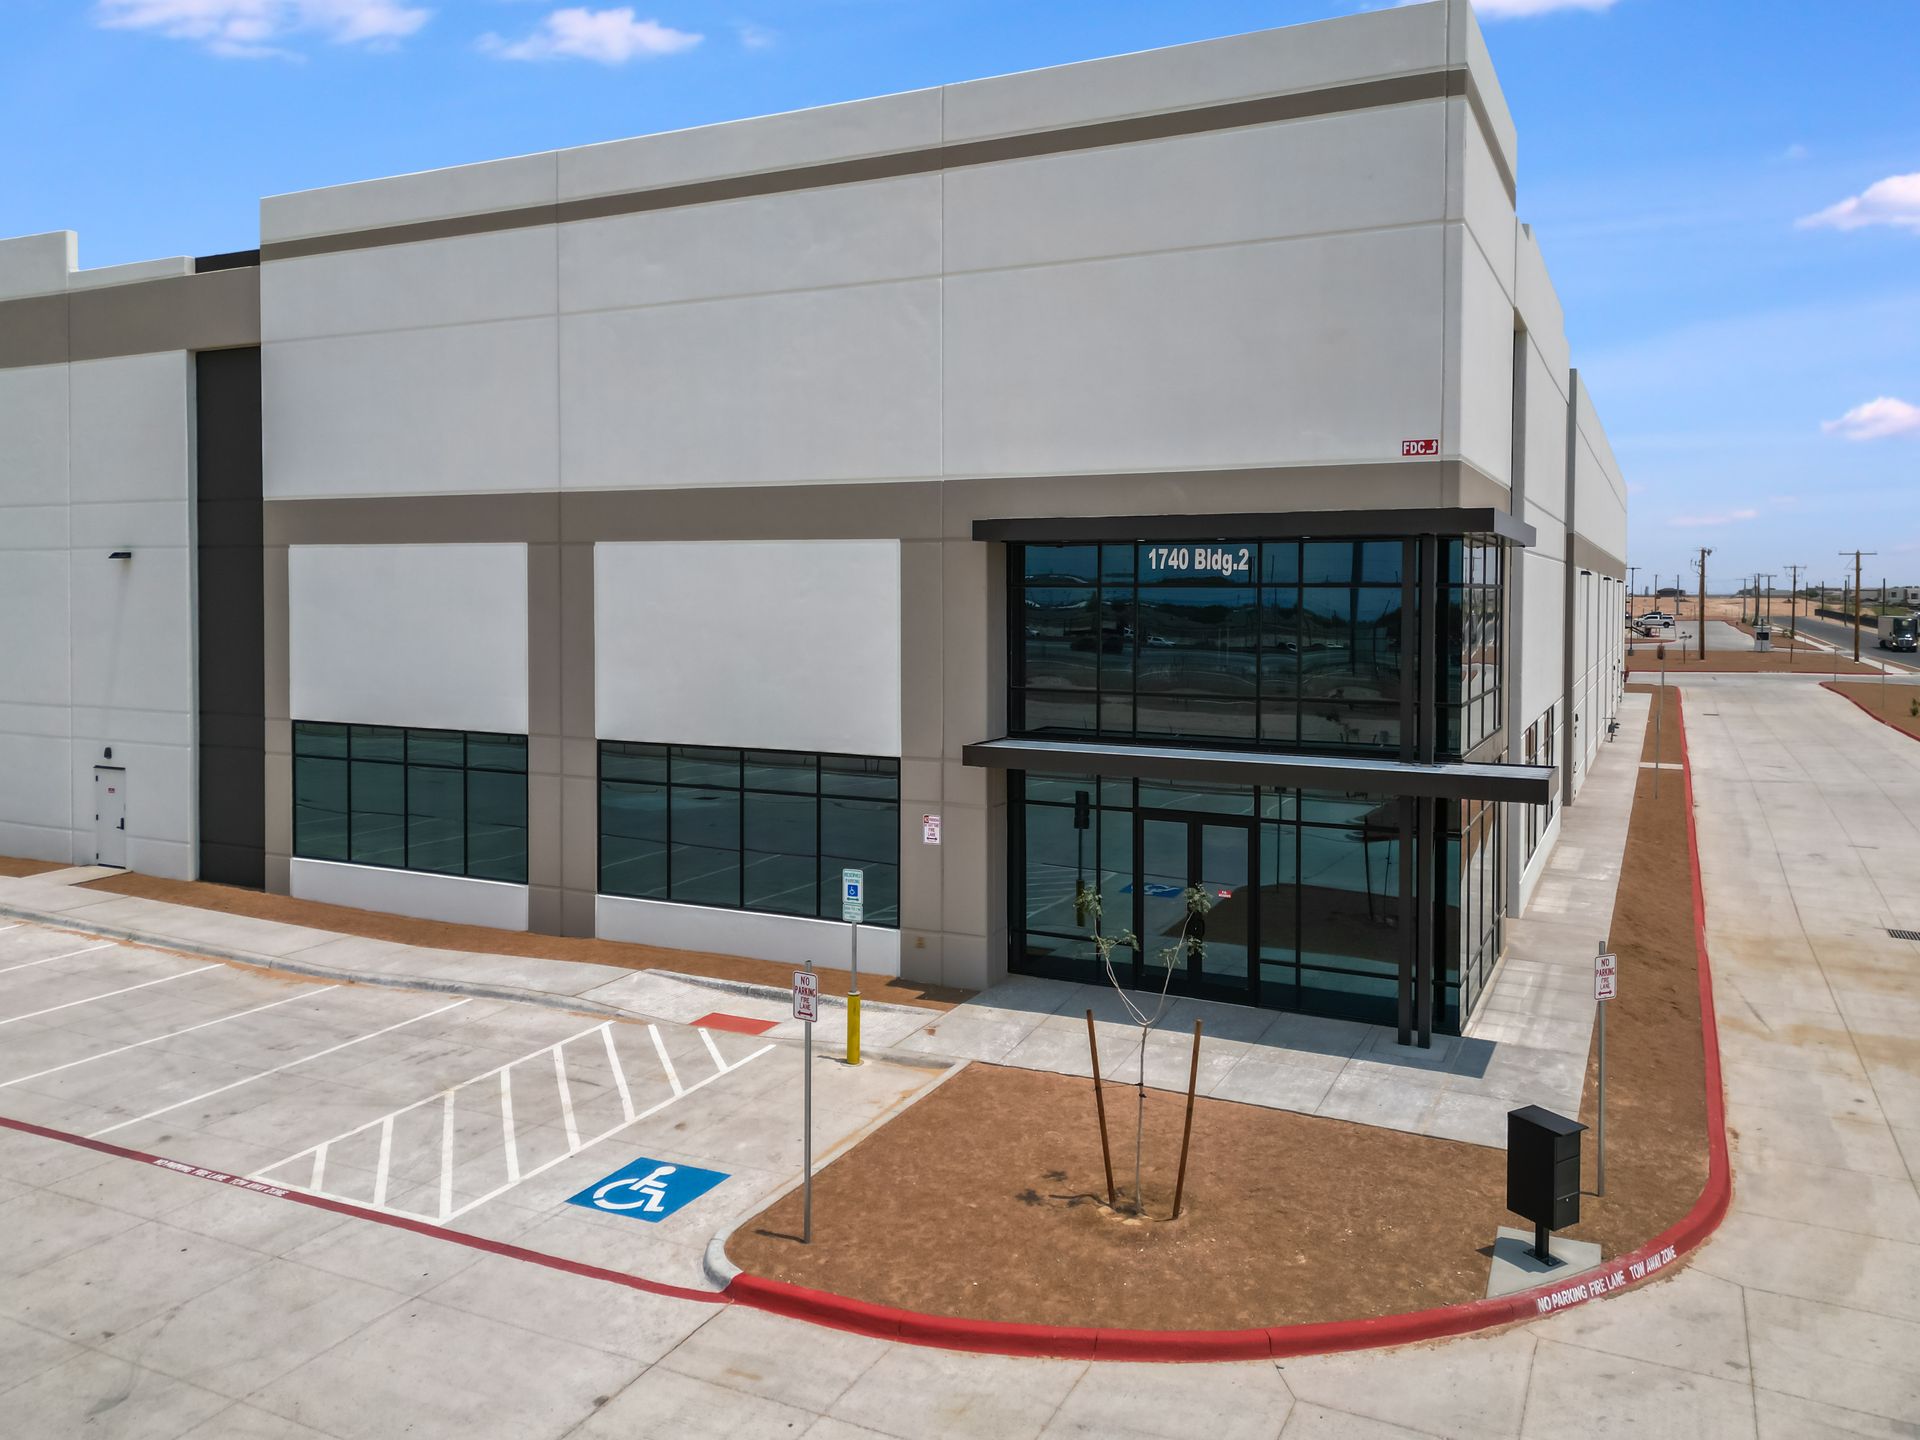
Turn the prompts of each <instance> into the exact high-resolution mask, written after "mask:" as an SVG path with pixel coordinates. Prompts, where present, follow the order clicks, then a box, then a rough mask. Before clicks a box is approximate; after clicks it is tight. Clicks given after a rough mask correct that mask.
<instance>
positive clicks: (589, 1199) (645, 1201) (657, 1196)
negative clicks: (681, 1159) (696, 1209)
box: [567, 1159, 727, 1225]
mask: <svg viewBox="0 0 1920 1440" xmlns="http://www.w3.org/2000/svg"><path fill="white" fill-rule="evenodd" d="M726 1178H727V1177H726V1176H725V1175H723V1174H721V1173H720V1172H719V1171H718V1170H697V1169H695V1168H694V1167H693V1166H691V1165H673V1164H669V1163H668V1162H667V1161H665V1160H645V1159H641V1160H635V1161H633V1162H632V1163H631V1164H628V1165H622V1166H621V1167H620V1168H619V1169H618V1170H616V1171H614V1172H613V1174H611V1175H609V1176H607V1177H606V1178H605V1179H603V1180H596V1181H594V1183H593V1184H591V1185H589V1186H588V1187H587V1188H586V1189H584V1190H582V1191H581V1192H580V1193H579V1194H578V1195H571V1196H568V1197H567V1203H568V1204H569V1205H584V1206H585V1207H586V1208H587V1209H589V1210H604V1211H606V1212H607V1213H608V1214H609V1215H633V1216H637V1217H638V1218H639V1219H642V1220H649V1221H652V1222H653V1223H654V1224H656V1225H657V1224H659V1223H660V1222H661V1221H662V1220H664V1219H666V1218H667V1217H668V1216H669V1215H671V1214H673V1212H674V1211H676V1210H678V1209H680V1208H681V1207H682V1206H684V1205H687V1204H690V1203H691V1202H693V1201H695V1200H698V1199H699V1198H700V1197H701V1196H702V1195H704V1194H706V1193H707V1191H709V1190H711V1189H713V1187H714V1186H716V1185H718V1184H719V1183H720V1182H721V1181H722V1180H724V1179H726Z"/></svg>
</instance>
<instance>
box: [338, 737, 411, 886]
mask: <svg viewBox="0 0 1920 1440" xmlns="http://www.w3.org/2000/svg"><path fill="white" fill-rule="evenodd" d="M354 739H355V742H356V748H357V742H358V740H359V737H358V736H357V735H356V736H355V737H354ZM395 748H396V749H397V748H398V741H397V740H396V741H395ZM348 779H349V783H350V784H351V785H352V786H353V795H352V803H353V817H352V825H351V840H352V846H351V851H352V853H351V856H350V858H351V859H352V860H353V862H354V863H355V864H356V865H390V866H393V867H394V868H396V869H403V868H405V866H406V863H407V807H406V790H407V770H406V767H405V766H404V765H388V764H383V763H376V762H370V761H365V760H355V761H354V762H353V763H352V765H351V766H350V768H349V773H348Z"/></svg>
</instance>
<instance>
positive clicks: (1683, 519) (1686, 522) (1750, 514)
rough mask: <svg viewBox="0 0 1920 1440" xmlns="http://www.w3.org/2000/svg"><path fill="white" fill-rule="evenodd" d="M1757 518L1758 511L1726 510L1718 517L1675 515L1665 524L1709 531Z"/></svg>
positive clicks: (1758, 515)
mask: <svg viewBox="0 0 1920 1440" xmlns="http://www.w3.org/2000/svg"><path fill="white" fill-rule="evenodd" d="M1759 518H1760V512H1759V511H1758V510H1726V511H1723V512H1721V513H1720V514H1718V515H1676V516H1674V517H1673V518H1672V519H1671V520H1669V521H1667V524H1669V525H1672V526H1675V527H1677V528H1680V529H1685V530H1703V529H1707V530H1710V529H1713V528H1714V527H1715V526H1719V525H1731V524H1733V523H1734V522H1735V521H1738V520H1758V519H1759Z"/></svg>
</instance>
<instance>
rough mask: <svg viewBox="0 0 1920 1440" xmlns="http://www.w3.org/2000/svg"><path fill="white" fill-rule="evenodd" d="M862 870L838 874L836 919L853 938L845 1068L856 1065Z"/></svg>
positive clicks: (864, 884) (863, 896)
mask: <svg viewBox="0 0 1920 1440" xmlns="http://www.w3.org/2000/svg"><path fill="white" fill-rule="evenodd" d="M866 892H867V877H866V872H865V871H864V870H842V871H841V872H840V918H841V919H842V920H844V921H846V922H847V927H848V929H849V930H850V931H851V932H852V934H853V981H852V983H851V984H849V985H848V986H847V1064H849V1065H858V1064H859V1063H860V922H861V921H862V920H864V919H865V918H866V914H867V902H866Z"/></svg>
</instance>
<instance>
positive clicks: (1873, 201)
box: [1800, 172, 1920, 235]
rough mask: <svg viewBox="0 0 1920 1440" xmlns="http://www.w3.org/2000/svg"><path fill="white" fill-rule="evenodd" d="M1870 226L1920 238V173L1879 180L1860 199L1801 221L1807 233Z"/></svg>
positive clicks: (1842, 203) (1832, 207)
mask: <svg viewBox="0 0 1920 1440" xmlns="http://www.w3.org/2000/svg"><path fill="white" fill-rule="evenodd" d="M1868 225H1892V226H1894V227H1895V228H1896V229H1900V230H1911V231H1913V232H1914V233H1915V234H1917V235H1920V172H1916V173H1914V174H1912V175H1889V176H1888V177H1887V178H1886V179H1884V180H1876V181H1875V182H1874V183H1873V184H1871V185H1869V186H1868V187H1867V188H1866V189H1865V190H1863V191H1861V192H1860V193H1859V194H1858V195H1852V196H1849V197H1848V198H1847V199H1845V200H1842V201H1841V202H1840V203H1839V204H1838V205H1829V206H1828V207H1827V208H1826V209H1825V210H1822V211H1821V212H1820V213H1819V214H1817V215H1808V216H1806V217H1805V218H1804V219H1802V220H1801V221H1800V228H1801V229H1803V230H1813V229H1823V230H1859V229H1863V228H1864V227H1866V226H1868Z"/></svg>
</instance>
